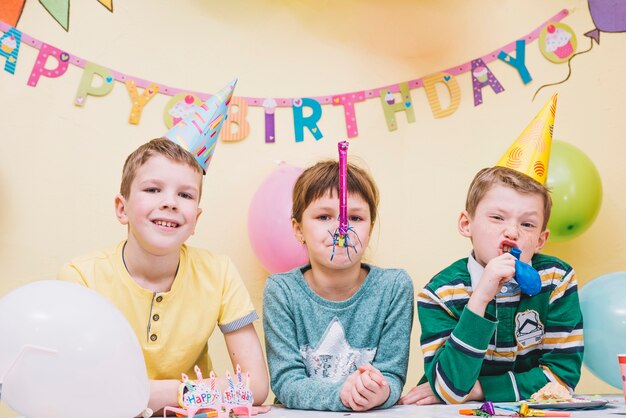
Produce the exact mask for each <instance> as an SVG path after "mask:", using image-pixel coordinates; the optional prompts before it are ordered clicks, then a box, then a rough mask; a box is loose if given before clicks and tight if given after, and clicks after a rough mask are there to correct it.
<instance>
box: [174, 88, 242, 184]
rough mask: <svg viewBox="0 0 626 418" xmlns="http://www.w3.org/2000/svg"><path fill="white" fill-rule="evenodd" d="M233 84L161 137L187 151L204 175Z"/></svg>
mask: <svg viewBox="0 0 626 418" xmlns="http://www.w3.org/2000/svg"><path fill="white" fill-rule="evenodd" d="M236 84H237V79H235V80H233V81H231V82H230V83H229V84H228V85H227V86H226V87H224V88H223V89H222V90H220V91H219V92H217V93H216V94H214V95H213V96H211V97H210V98H209V99H207V100H206V101H205V102H204V103H202V104H201V105H200V106H197V107H196V108H195V109H194V110H193V111H192V112H191V113H189V115H188V116H186V117H185V118H184V119H183V120H181V121H180V122H178V123H177V124H176V125H174V127H172V129H170V130H169V131H168V132H167V133H166V134H165V135H163V136H164V137H165V138H167V139H169V140H171V141H173V142H175V143H177V144H178V145H180V146H181V147H183V148H184V149H185V150H187V151H189V152H190V153H191V154H192V155H193V156H194V157H195V159H196V161H198V164H200V166H201V167H202V169H203V170H204V173H205V174H206V169H207V167H208V166H209V164H210V162H211V158H212V157H213V152H214V151H215V145H216V144H217V139H218V137H219V134H220V130H221V129H222V125H223V124H224V121H225V120H226V119H227V117H228V105H229V104H230V99H231V98H232V96H233V91H234V90H235V85H236Z"/></svg>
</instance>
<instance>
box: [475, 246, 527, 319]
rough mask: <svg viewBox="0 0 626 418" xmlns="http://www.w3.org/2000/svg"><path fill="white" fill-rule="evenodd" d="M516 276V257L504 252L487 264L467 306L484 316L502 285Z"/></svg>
mask: <svg viewBox="0 0 626 418" xmlns="http://www.w3.org/2000/svg"><path fill="white" fill-rule="evenodd" d="M513 276H515V257H513V256H512V255H511V254H509V253H504V254H501V255H499V256H498V257H496V258H493V259H492V260H491V261H490V262H489V263H487V265H486V266H485V271H484V272H483V275H482V277H481V278H480V281H479V282H478V285H477V286H476V289H474V293H472V296H471V297H470V300H469V302H468V303H467V307H468V308H469V309H471V311H472V312H474V313H475V314H477V315H480V316H484V315H485V308H486V307H487V305H488V304H489V302H491V301H492V300H493V298H494V297H495V296H496V295H497V294H498V292H500V289H501V288H502V285H503V284H504V283H506V282H508V281H509V280H511V279H512V278H513Z"/></svg>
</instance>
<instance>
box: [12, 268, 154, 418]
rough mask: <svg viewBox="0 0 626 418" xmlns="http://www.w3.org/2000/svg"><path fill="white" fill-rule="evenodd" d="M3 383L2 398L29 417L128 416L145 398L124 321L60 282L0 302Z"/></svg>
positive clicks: (138, 356) (142, 370) (91, 295)
mask: <svg viewBox="0 0 626 418" xmlns="http://www.w3.org/2000/svg"><path fill="white" fill-rule="evenodd" d="M20 353H21V354H20ZM0 383H2V386H1V388H2V389H1V390H2V393H1V396H2V401H4V402H6V403H7V404H8V405H9V406H10V407H11V408H13V409H14V410H15V411H17V412H19V413H20V414H23V415H25V416H27V417H28V418H48V417H61V416H62V417H68V418H73V417H77V418H78V417H86V416H89V417H94V418H96V417H103V418H104V417H107V418H110V417H133V416H136V415H138V414H141V412H142V411H143V410H144V409H145V408H146V407H147V405H148V398H149V396H150V383H149V381H148V375H147V372H146V366H145V363H144V359H143V354H142V352H141V347H140V345H139V342H138V341H137V337H136V336H135V333H134V332H133V330H132V328H131V326H130V324H129V323H128V322H127V321H126V318H124V316H123V315H122V314H121V312H120V311H119V310H117V308H116V307H115V306H114V305H113V304H112V303H111V302H109V301H108V300H107V299H106V298H104V297H103V296H101V295H100V294H98V293H96V292H95V291H93V290H91V289H88V288H86V287H83V286H80V285H77V284H72V283H66V282H62V281H58V280H43V281H37V282H33V283H30V284H27V285H25V286H22V287H20V288H17V289H15V290H13V291H12V292H9V293H8V294H6V295H5V296H4V297H2V298H1V299H0Z"/></svg>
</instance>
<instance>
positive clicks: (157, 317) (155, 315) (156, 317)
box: [152, 313, 160, 321]
mask: <svg viewBox="0 0 626 418" xmlns="http://www.w3.org/2000/svg"><path fill="white" fill-rule="evenodd" d="M159 318H160V316H159V314H156V313H155V314H154V315H152V319H153V320H155V321H158V320H159Z"/></svg>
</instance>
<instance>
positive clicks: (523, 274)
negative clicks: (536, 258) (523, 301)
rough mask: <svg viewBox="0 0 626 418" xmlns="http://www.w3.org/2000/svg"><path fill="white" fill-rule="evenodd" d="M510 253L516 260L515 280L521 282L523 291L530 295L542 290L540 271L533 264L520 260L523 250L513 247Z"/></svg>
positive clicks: (520, 285)
mask: <svg viewBox="0 0 626 418" xmlns="http://www.w3.org/2000/svg"><path fill="white" fill-rule="evenodd" d="M509 253H511V255H512V256H513V257H515V258H516V260H515V281H516V282H517V283H518V284H519V287H520V289H521V290H522V292H523V293H525V294H527V295H528V296H534V295H536V294H537V293H539V292H540V291H541V277H539V273H537V270H535V269H534V268H533V267H532V266H531V265H528V264H526V263H524V262H523V261H520V259H519V258H520V256H521V255H522V250H520V249H519V248H516V247H513V248H511V249H510V250H509Z"/></svg>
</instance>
